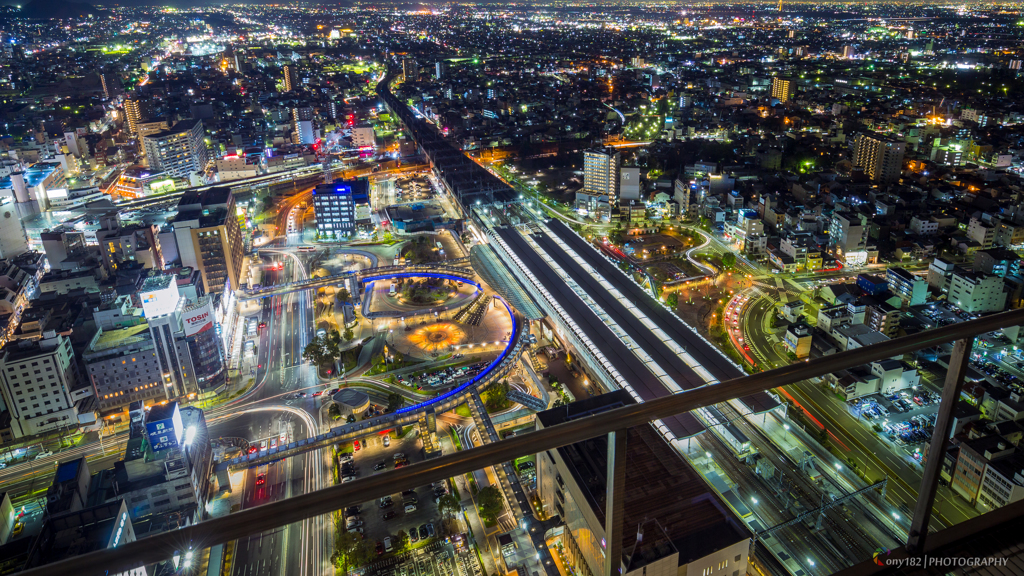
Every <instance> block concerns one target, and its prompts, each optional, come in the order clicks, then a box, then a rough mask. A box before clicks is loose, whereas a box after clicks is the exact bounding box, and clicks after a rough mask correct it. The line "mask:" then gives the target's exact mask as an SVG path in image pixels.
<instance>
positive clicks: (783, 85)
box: [771, 76, 796, 104]
mask: <svg viewBox="0 0 1024 576" xmlns="http://www.w3.org/2000/svg"><path fill="white" fill-rule="evenodd" d="M795 93H796V81H794V80H792V79H790V78H782V77H779V76H776V77H774V78H772V90H771V96H772V98H775V99H776V100H778V101H779V102H781V103H783V104H785V103H786V102H789V101H790V100H791V99H792V98H793V94H795Z"/></svg>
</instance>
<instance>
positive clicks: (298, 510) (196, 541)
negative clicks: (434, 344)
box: [22, 309, 1024, 576]
mask: <svg viewBox="0 0 1024 576" xmlns="http://www.w3.org/2000/svg"><path fill="white" fill-rule="evenodd" d="M1020 324H1024V309H1018V310H1012V311H1009V312H1003V313H1000V314H994V315H992V316H986V317H983V318H979V319H977V320H971V321H968V322H963V323H960V324H953V325H950V326H945V327H942V328H936V329H934V330H929V331H926V332H922V333H920V334H915V335H913V336H906V337H903V338H897V339H895V340H890V341H886V342H881V343H878V344H873V345H871V346H866V347H864V348H858V349H855V350H848V351H846V352H841V353H839V354H833V355H830V356H824V357H821V358H815V359H813V360H809V361H806V362H797V363H795V364H790V365H788V366H784V367H781V368H776V369H774V370H771V371H768V372H761V373H758V374H752V375H750V376H743V377H740V378H734V379H732V380H729V381H726V382H721V383H719V384H713V385H709V386H704V387H701V388H696V389H694V390H689V391H686V392H682V393H679V394H675V395H672V396H665V397H662V398H657V399H655V400H651V401H648V402H645V403H643V404H633V405H629V406H623V407H621V408H616V409H613V410H609V411H607V412H603V413H601V414H598V415H594V416H589V417H584V418H580V419H578V420H573V421H571V422H566V423H564V424H559V425H557V426H552V427H549V428H544V429H542V430H538V431H536V432H531V433H529V434H524V435H522V436H514V437H512V438H508V439H506V440H502V441H501V442H495V443H493V444H488V445H486V446H483V447H480V448H474V449H471V450H463V451H460V452H456V453H454V454H449V455H446V456H442V457H440V458H435V459H432V460H428V461H424V462H420V463H417V464H413V465H411V466H407V467H405V468H401V469H398V470H394V471H390V472H387V473H384V474H379V475H375V476H373V477H369V478H362V479H359V480H355V481H353V482H346V483H345V484H339V485H335V486H331V487H328V488H324V489H322V490H317V491H316V492H311V493H308V494H301V495H299V496H294V497H292V498H288V499H285V500H281V501H278V502H273V503H270V504H265V505H263V506H259V507H256V508H250V509H248V510H242V511H239V512H236V513H234V514H230V515H228V516H222V517H220V518H213V519H211V520H207V521H205V522H200V523H198V524H194V525H192V526H188V527H185V528H182V529H180V530H174V531H170V532H164V533H162V534H157V535H154V536H149V537H146V538H143V539H141V540H138V541H135V542H130V543H127V544H124V545H122V546H119V547H117V548H110V549H103V550H97V551H94V552H90V553H88V554H83V555H81V556H77V557H74V558H69V559H67V560H62V561H60V562H54V563H52V564H48V565H45V566H41V567H38V568H34V569H31V570H26V571H25V572H23V573H22V574H24V575H25V576H43V575H45V576H51V575H52V576H63V575H65V574H73V573H80V574H90V575H91V574H116V573H118V572H123V571H127V570H130V569H131V568H135V567H138V566H143V565H147V564H152V563H155V562H160V561H164V560H167V559H168V558H171V557H172V556H173V555H174V554H176V553H183V552H184V551H187V550H189V549H190V548H191V549H193V550H201V549H203V548H207V547H210V546H214V545H217V544H223V543H226V542H230V541H232V540H235V539H238V538H242V537H245V536H248V535H249V534H253V533H256V532H261V531H265V530H270V529H273V528H277V527H279V526H284V525H286V524H291V523H293V522H299V521H301V520H305V519H307V518H311V517H314V516H318V515H321V514H326V513H329V512H333V511H336V510H341V509H343V508H346V507H348V506H352V505H355V504H358V503H361V502H367V501H370V500H374V499H377V498H380V497H381V496H386V495H389V494H394V493H396V492H401V491H403V490H407V489H409V487H415V486H425V485H427V484H430V483H431V482H436V481H438V480H442V479H446V478H450V477H453V476H457V475H459V474H465V473H468V472H471V471H473V470H479V469H481V468H485V467H487V466H493V465H496V464H500V463H502V462H507V461H510V460H514V459H516V458H519V457H522V456H526V455H529V454H537V453H540V452H544V451H546V450H551V449H554V448H558V447H561V446H566V445H569V444H574V443H576V442H581V441H583V440H587V439H590V438H593V437H595V436H600V435H603V434H608V433H610V432H614V431H617V430H624V429H626V428H630V427H633V426H640V425H644V424H647V423H649V422H651V421H654V420H658V419H661V418H666V417H668V416H672V415H674V414H679V413H682V412H687V411H690V410H694V409H696V408H701V407H704V406H710V405H713V404H717V403H719V402H725V401H727V400H731V399H733V398H737V397H740V396H746V395H749V394H754V393H756V392H761V391H764V390H768V389H770V388H774V387H777V386H785V385H788V384H794V383H796V382H799V381H801V380H806V379H808V378H813V377H816V376H822V375H824V374H830V373H833V372H836V371H839V370H845V369H849V368H853V367H855V366H860V365H862V364H865V363H868V362H871V361H873V360H878V359H880V358H889V357H892V356H896V355H900V354H904V353H906V352H912V351H914V350H919V349H921V348H928V347H931V346H937V345H940V344H947V343H950V342H953V341H956V340H961V339H967V338H974V337H975V336H977V335H979V334H984V333H986V332H991V331H993V330H997V329H1000V328H1005V327H1007V326H1014V325H1020Z"/></svg>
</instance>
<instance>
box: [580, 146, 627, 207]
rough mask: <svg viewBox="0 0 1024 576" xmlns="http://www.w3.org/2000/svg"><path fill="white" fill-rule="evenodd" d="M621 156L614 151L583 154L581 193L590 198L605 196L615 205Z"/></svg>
mask: <svg viewBox="0 0 1024 576" xmlns="http://www.w3.org/2000/svg"><path fill="white" fill-rule="evenodd" d="M621 163H622V154H621V153H620V152H619V151H618V150H614V149H609V148H605V149H599V150H586V151H584V152H583V191H584V192H586V193H587V194H590V195H592V196H607V197H608V202H609V203H610V204H615V202H616V199H617V198H618V195H619V169H620V166H621Z"/></svg>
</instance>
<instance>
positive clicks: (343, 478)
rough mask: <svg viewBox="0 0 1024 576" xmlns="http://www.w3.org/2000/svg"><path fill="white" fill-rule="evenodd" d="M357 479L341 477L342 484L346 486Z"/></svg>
mask: <svg viewBox="0 0 1024 576" xmlns="http://www.w3.org/2000/svg"><path fill="white" fill-rule="evenodd" d="M355 479H356V477H355V476H342V477H341V483H342V484H344V483H345V482H351V481H353V480H355Z"/></svg>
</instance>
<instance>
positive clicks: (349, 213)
mask: <svg viewBox="0 0 1024 576" xmlns="http://www.w3.org/2000/svg"><path fill="white" fill-rule="evenodd" d="M369 190H370V185H369V182H368V181H367V180H365V179H361V180H336V181H335V182H334V183H332V184H321V185H319V186H317V187H316V189H315V190H314V191H313V213H314V214H315V215H316V231H317V233H318V234H320V235H321V236H323V237H331V238H338V237H343V236H351V235H352V234H353V233H354V232H355V230H356V219H357V215H356V211H357V207H358V206H360V205H366V204H367V203H368V202H369Z"/></svg>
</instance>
